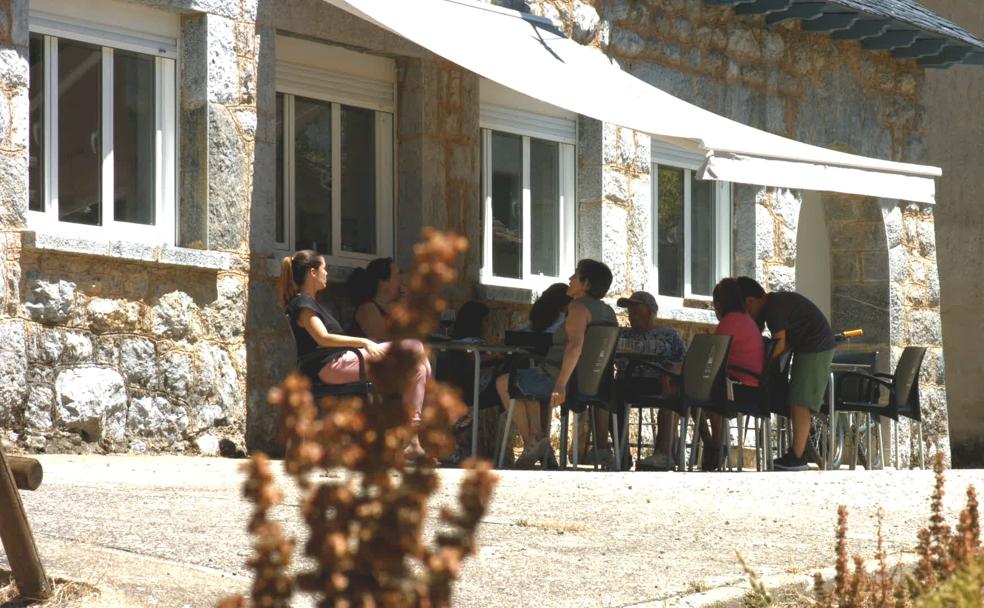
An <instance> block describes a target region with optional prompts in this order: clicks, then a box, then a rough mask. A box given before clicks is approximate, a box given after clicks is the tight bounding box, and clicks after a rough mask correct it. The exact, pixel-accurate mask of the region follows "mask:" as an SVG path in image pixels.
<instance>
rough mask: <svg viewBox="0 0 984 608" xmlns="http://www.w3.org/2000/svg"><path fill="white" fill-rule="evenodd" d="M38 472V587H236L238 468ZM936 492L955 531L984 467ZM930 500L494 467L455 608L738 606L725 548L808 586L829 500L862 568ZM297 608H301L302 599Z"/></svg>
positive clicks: (198, 602)
mask: <svg viewBox="0 0 984 608" xmlns="http://www.w3.org/2000/svg"><path fill="white" fill-rule="evenodd" d="M40 460H41V461H42V464H43V465H44V471H45V479H44V483H43V484H42V486H41V488H40V489H39V490H38V491H36V492H25V493H23V494H22V496H23V498H24V504H25V507H26V508H27V510H28V515H29V517H30V520H31V523H32V525H33V527H34V531H35V535H36V537H37V540H38V544H39V548H40V551H41V555H42V559H43V560H44V562H45V564H46V566H47V568H48V570H49V574H52V575H55V576H61V577H65V578H68V579H72V580H79V581H82V582H86V583H89V584H92V585H95V586H97V587H99V588H100V589H103V590H104V591H105V593H104V598H113V600H112V602H110V603H108V604H105V605H119V606H155V607H163V606H175V607H179V608H180V607H185V606H189V607H193V608H197V607H199V606H201V607H205V606H214V605H215V603H216V602H217V601H218V599H220V598H221V597H223V596H225V595H227V594H230V593H243V592H245V591H247V590H248V588H249V580H250V579H249V575H250V573H249V572H248V570H247V569H246V566H245V562H246V559H247V558H248V556H249V555H250V538H249V536H248V535H247V534H246V532H245V524H246V520H247V518H248V515H249V505H248V504H247V503H246V502H245V501H243V500H242V498H241V497H240V486H241V481H242V476H241V473H240V471H239V464H240V463H241V462H242V461H235V460H224V459H216V458H194V457H182V456H76V455H64V456H62V455H45V456H41V457H40ZM277 469H278V470H279V467H277ZM461 476H462V472H461V471H459V470H454V469H448V470H443V471H442V472H441V478H442V487H441V490H440V491H439V493H438V495H437V496H436V497H435V501H434V506H435V507H437V506H439V505H441V504H448V503H450V502H451V501H452V500H453V498H454V496H455V494H456V491H457V485H458V483H459V481H460V479H461ZM947 480H948V492H947V494H946V499H945V501H946V506H947V509H948V511H949V513H951V514H952V516H953V518H954V519H955V518H956V515H957V513H959V510H960V508H961V506H962V502H963V499H964V489H965V488H966V485H967V484H968V483H974V484H976V485H977V486H978V487H981V486H984V471H950V472H948V473H947ZM931 487H932V473H931V472H929V471H890V470H889V471H872V472H867V471H863V470H858V471H837V472H818V471H810V472H803V473H755V472H744V473H635V472H631V473H600V472H589V471H578V472H571V471H568V472H563V471H557V472H541V471H505V472H502V473H501V474H500V482H499V486H498V488H497V490H496V494H495V496H494V499H493V502H492V506H491V509H490V511H489V514H488V516H487V518H486V520H485V522H484V524H483V525H482V528H481V530H480V534H479V546H480V554H479V555H478V557H476V558H473V559H471V560H469V562H468V563H467V564H466V566H465V568H464V571H463V578H462V580H461V582H460V584H459V585H458V588H457V596H456V602H455V603H456V605H458V606H462V607H467V608H471V607H475V608H478V607H482V608H485V607H490V606H537V608H550V607H598V606H605V607H628V606H647V607H648V606H697V605H708V604H709V603H713V602H720V601H723V600H726V599H727V598H733V597H737V596H740V594H741V593H742V592H743V588H744V584H745V579H746V576H745V575H744V573H743V572H742V570H741V567H740V565H739V564H738V561H737V559H736V558H735V552H736V551H740V552H741V553H742V554H743V555H744V557H745V558H746V560H747V561H748V562H749V563H750V564H751V565H752V566H754V567H755V569H756V570H757V571H759V572H760V573H761V574H762V575H763V577H765V578H766V580H769V581H786V582H789V581H796V580H805V577H807V576H810V575H812V573H813V572H814V571H815V570H816V569H818V568H822V567H827V566H829V565H831V564H832V563H833V547H834V529H835V527H836V519H837V505H838V504H846V505H847V506H848V508H849V510H850V524H849V531H848V540H849V543H850V546H851V552H852V553H861V554H862V555H868V556H871V555H873V554H874V551H875V542H876V537H877V535H876V514H877V512H878V510H879V509H880V508H881V509H883V510H884V524H883V530H884V536H885V539H886V546H887V547H888V549H889V550H890V552H891V553H892V555H893V559H898V558H899V556H903V555H906V554H908V555H909V557H910V558H911V554H912V549H913V547H914V544H915V539H916V531H917V530H918V529H919V528H920V527H921V526H923V525H925V523H926V520H927V517H928V512H929V495H930V492H931V489H932V488H931ZM284 488H285V490H286V502H285V504H284V505H283V506H282V507H280V508H279V509H277V510H276V511H275V516H276V517H278V518H281V519H283V521H284V522H285V524H286V527H287V530H288V532H289V533H291V534H295V535H300V534H301V533H302V532H303V524H302V522H301V520H300V516H299V512H298V505H299V502H300V497H299V495H298V493H297V491H296V489H294V488H293V487H292V485H290V482H289V481H287V482H285V483H284ZM434 512H435V513H436V508H435V510H434ZM431 521H432V522H433V520H431ZM0 555H2V554H0ZM0 564H2V565H5V563H4V562H3V558H2V557H0ZM87 605H89V604H87ZM91 605H95V604H91ZM296 605H298V606H305V605H310V602H309V601H305V600H304V599H303V598H301V599H299V601H298V602H297V604H296Z"/></svg>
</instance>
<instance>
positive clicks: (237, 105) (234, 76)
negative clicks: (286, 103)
mask: <svg viewBox="0 0 984 608" xmlns="http://www.w3.org/2000/svg"><path fill="white" fill-rule="evenodd" d="M255 4H256V3H255V0H253V1H252V2H245V3H243V6H242V7H241V11H240V13H239V14H238V15H237V16H235V17H226V16H218V15H214V14H196V15H191V16H187V17H184V20H183V22H182V61H183V64H182V80H181V86H180V90H181V110H182V116H181V117H182V130H181V144H182V146H181V149H182V159H181V161H182V162H181V166H182V179H181V187H180V196H181V205H180V209H181V212H180V216H179V218H178V225H179V234H180V237H181V239H180V240H181V244H182V245H187V246H194V247H203V248H208V249H217V250H223V251H233V252H238V253H245V252H246V250H247V247H248V240H247V231H248V226H249V210H250V198H251V194H252V191H251V188H252V183H253V146H254V140H255V136H256V71H257V70H256V57H257V52H258V45H259V37H258V36H257V35H256V22H255V19H256V6H255Z"/></svg>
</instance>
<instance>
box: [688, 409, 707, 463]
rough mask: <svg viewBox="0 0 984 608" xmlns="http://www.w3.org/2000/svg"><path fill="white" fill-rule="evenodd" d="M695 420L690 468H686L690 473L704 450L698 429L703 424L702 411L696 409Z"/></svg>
mask: <svg viewBox="0 0 984 608" xmlns="http://www.w3.org/2000/svg"><path fill="white" fill-rule="evenodd" d="M696 419H697V422H696V423H694V440H693V441H692V442H691V444H690V466H688V467H687V468H688V469H689V470H691V471H693V470H695V469H696V468H697V462H698V460H697V459H698V458H700V456H701V453H702V452H703V449H704V441H703V440H702V439H701V436H700V429H701V426H702V425H703V422H704V410H702V409H700V408H697V416H696Z"/></svg>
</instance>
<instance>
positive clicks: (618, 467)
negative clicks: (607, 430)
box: [610, 412, 628, 471]
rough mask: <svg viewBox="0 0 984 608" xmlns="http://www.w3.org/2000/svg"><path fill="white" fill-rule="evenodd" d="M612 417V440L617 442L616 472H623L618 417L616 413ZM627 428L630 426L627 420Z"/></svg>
mask: <svg viewBox="0 0 984 608" xmlns="http://www.w3.org/2000/svg"><path fill="white" fill-rule="evenodd" d="M610 415H611V417H612V440H613V441H614V442H615V446H614V447H615V470H616V471H621V470H622V442H621V441H619V436H618V416H616V415H615V412H612V413H611V414H610ZM626 426H628V420H626Z"/></svg>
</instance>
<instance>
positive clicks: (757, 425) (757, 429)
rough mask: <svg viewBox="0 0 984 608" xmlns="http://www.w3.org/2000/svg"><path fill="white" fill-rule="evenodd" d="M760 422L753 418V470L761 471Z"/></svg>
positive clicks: (758, 419)
mask: <svg viewBox="0 0 984 608" xmlns="http://www.w3.org/2000/svg"><path fill="white" fill-rule="evenodd" d="M764 454H765V452H763V451H762V420H761V419H760V418H755V470H756V471H759V472H761V471H762V456H763V455H764Z"/></svg>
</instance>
